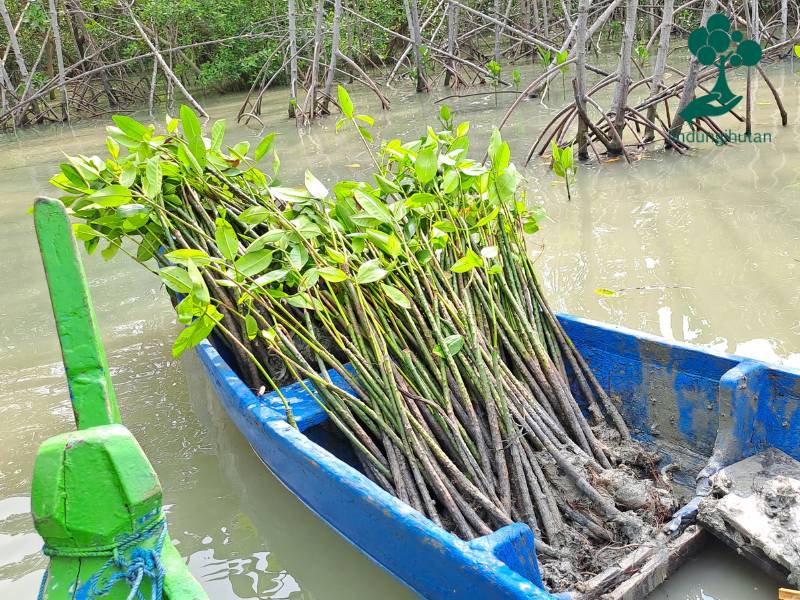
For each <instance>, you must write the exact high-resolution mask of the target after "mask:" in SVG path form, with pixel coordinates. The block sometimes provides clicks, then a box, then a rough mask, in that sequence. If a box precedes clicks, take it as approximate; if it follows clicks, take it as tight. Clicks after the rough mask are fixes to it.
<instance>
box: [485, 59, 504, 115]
mask: <svg viewBox="0 0 800 600" xmlns="http://www.w3.org/2000/svg"><path fill="white" fill-rule="evenodd" d="M486 69H487V70H488V71H489V75H490V76H491V81H492V88H494V105H495V106H497V88H498V87H499V86H500V72H501V71H502V70H503V68H502V67H501V66H500V64H499V63H498V62H497V61H495V60H490V61H489V62H488V63H487V65H486Z"/></svg>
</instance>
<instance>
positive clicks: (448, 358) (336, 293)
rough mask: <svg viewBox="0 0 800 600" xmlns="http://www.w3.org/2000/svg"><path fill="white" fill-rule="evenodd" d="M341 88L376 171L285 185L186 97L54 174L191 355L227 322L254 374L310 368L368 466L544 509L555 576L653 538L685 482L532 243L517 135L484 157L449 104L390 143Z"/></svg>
mask: <svg viewBox="0 0 800 600" xmlns="http://www.w3.org/2000/svg"><path fill="white" fill-rule="evenodd" d="M337 104H338V105H339V106H340V107H341V110H342V113H343V117H342V123H341V125H342V126H347V127H355V128H356V129H357V131H358V133H359V136H360V138H361V141H362V143H363V144H364V147H365V149H366V151H367V152H368V153H369V155H370V156H371V157H372V159H373V162H374V170H373V172H372V175H371V177H370V179H368V180H361V181H338V182H336V183H335V185H333V186H332V188H331V189H328V188H326V186H324V185H323V184H322V183H321V182H320V181H319V180H318V179H317V178H316V177H315V176H314V175H313V174H312V173H311V172H310V171H306V175H305V181H304V184H303V185H302V186H300V187H289V186H288V185H287V183H286V182H281V181H280V180H279V175H280V170H279V167H280V159H279V155H278V153H277V151H276V149H275V148H274V138H273V136H271V135H268V136H266V137H265V138H264V139H263V140H262V141H261V142H260V143H259V144H258V145H257V146H255V147H253V148H251V147H250V145H249V144H248V143H247V142H239V143H236V144H232V145H231V144H230V143H226V140H225V124H224V122H222V121H218V122H216V123H214V124H213V125H212V126H211V127H210V130H209V132H208V135H204V133H203V129H202V126H201V123H200V120H199V119H198V117H197V115H196V114H195V113H194V112H193V111H192V109H191V108H190V107H188V106H183V107H182V108H181V110H180V120H178V119H171V120H170V121H169V122H168V123H167V128H166V131H165V132H157V131H156V129H155V127H153V126H146V125H143V124H141V123H139V122H137V121H135V120H133V119H131V118H129V117H125V116H116V117H115V118H114V121H115V126H113V127H110V128H109V137H108V140H107V146H108V153H109V156H108V157H107V158H105V159H101V158H99V157H82V156H77V157H70V158H69V159H68V161H67V162H65V163H64V164H63V165H62V167H61V172H60V173H59V174H58V175H56V176H55V177H54V178H53V180H52V183H53V184H54V185H56V186H57V187H58V188H60V189H61V190H62V191H63V192H64V196H63V197H62V199H63V200H64V202H65V203H66V204H67V205H68V206H69V208H70V211H71V213H72V214H73V215H74V216H75V217H76V218H77V219H78V221H79V222H78V223H76V225H75V233H76V236H77V237H78V239H80V240H82V241H83V242H84V243H85V245H86V247H87V249H88V250H89V251H90V252H93V251H95V250H97V249H98V248H100V251H101V253H102V254H103V256H104V257H105V258H111V257H113V256H114V255H115V254H117V253H118V252H120V251H121V252H123V253H127V254H130V255H131V257H133V258H134V259H135V260H136V261H137V262H139V263H140V264H142V265H143V266H144V267H145V268H147V269H149V270H151V271H153V273H154V274H155V275H157V276H158V277H160V278H161V280H162V281H163V283H164V284H165V286H166V287H167V288H168V289H169V290H170V292H171V294H172V297H173V299H174V301H175V307H176V311H177V314H178V319H179V320H180V322H181V323H183V324H184V325H185V326H186V327H185V329H183V330H182V331H181V333H180V334H179V335H178V337H177V339H176V341H175V345H174V348H173V350H174V353H175V354H176V355H180V354H181V353H182V352H184V351H185V350H187V349H189V348H191V347H193V346H194V345H196V344H197V343H199V342H200V341H201V340H202V339H204V338H206V337H207V336H209V335H213V336H214V338H215V339H216V340H217V343H220V344H223V345H224V346H225V347H226V348H227V351H228V352H229V354H230V356H231V357H233V359H234V362H235V364H236V367H237V369H238V371H239V372H240V373H241V375H242V377H243V379H244V380H245V381H246V383H247V384H248V386H249V387H250V388H251V389H253V390H254V391H257V390H259V389H262V390H264V389H265V388H271V389H272V390H275V391H276V392H277V394H278V395H279V396H280V386H281V385H282V384H285V383H287V382H295V381H297V382H302V385H303V386H304V387H306V389H307V390H308V391H309V393H310V394H312V395H313V396H314V397H315V398H316V399H317V400H318V401H319V402H320V404H321V406H323V407H324V409H325V411H326V412H327V413H328V415H329V417H330V419H331V421H332V423H333V424H334V425H335V426H336V427H337V429H338V430H339V432H340V433H341V434H342V435H343V436H344V437H346V438H347V439H348V440H349V441H350V443H351V445H352V447H353V448H354V450H355V452H356V455H357V456H358V458H359V460H360V462H361V466H362V468H363V471H364V472H365V473H366V474H367V475H368V476H369V477H370V478H371V479H373V480H374V481H375V482H376V483H378V484H379V485H380V486H381V487H383V488H384V489H386V490H387V491H389V492H390V493H392V494H394V495H396V496H397V497H398V498H400V499H401V500H403V501H405V502H406V503H408V504H409V505H410V506H412V507H414V508H416V509H417V510H419V511H420V512H421V513H423V514H425V515H427V516H428V517H429V518H431V519H432V520H433V521H434V522H436V523H439V524H441V525H442V526H443V527H445V528H446V529H448V530H450V531H452V532H454V533H456V534H457V535H459V536H460V537H462V538H463V539H472V538H474V537H477V536H481V535H485V534H488V533H490V532H491V531H493V530H495V529H497V528H499V527H502V526H504V525H507V524H510V523H512V522H515V521H521V522H524V523H527V524H529V525H530V526H531V527H532V528H533V529H534V531H535V532H536V544H537V551H538V554H539V557H540V560H541V563H542V566H543V568H544V575H545V578H546V581H547V583H548V585H549V586H550V587H551V589H565V588H567V587H569V586H572V585H574V584H575V583H577V582H579V581H580V580H582V579H583V575H582V573H584V572H587V571H590V572H599V571H600V570H602V569H603V568H604V567H605V566H607V565H609V564H611V563H613V562H614V561H615V560H617V559H619V557H621V556H622V555H624V554H625V553H627V551H628V550H629V549H630V545H636V544H638V543H641V542H642V541H644V540H646V539H652V538H653V537H654V536H656V535H657V533H656V527H657V525H658V524H659V523H661V522H663V520H664V519H665V517H667V516H669V514H671V510H672V509H673V508H674V506H673V503H674V501H673V498H672V494H671V492H670V491H669V489H668V486H667V485H666V484H665V482H664V481H662V480H661V479H660V478H659V477H658V475H657V473H658V471H657V470H656V469H654V467H653V465H654V464H655V462H654V461H655V457H654V456H652V455H651V454H650V453H648V452H647V451H646V450H645V449H644V447H642V446H641V445H639V444H638V443H636V442H634V441H632V440H631V438H630V434H629V432H628V429H627V427H626V425H625V423H624V421H623V419H622V417H621V416H620V414H619V412H618V410H617V408H616V405H615V404H614V402H613V400H612V399H611V398H609V397H608V396H607V395H606V393H605V392H604V391H603V388H602V386H601V385H600V384H599V383H598V382H597V381H596V379H595V378H594V375H593V374H592V372H591V370H590V369H589V368H588V366H587V364H586V362H585V361H584V359H583V357H582V356H581V355H580V353H579V352H578V351H577V350H576V349H575V347H574V345H573V344H572V342H571V341H570V339H569V337H568V336H567V334H566V332H565V331H564V330H563V329H562V327H561V325H560V324H559V321H558V320H557V319H556V318H555V316H554V313H553V312H552V310H551V309H550V307H549V304H548V302H547V301H546V299H545V297H544V294H543V290H542V287H541V285H540V284H539V281H538V279H537V275H536V272H535V269H534V265H533V263H532V261H531V260H530V258H529V257H528V256H527V253H526V246H525V243H526V242H525V237H526V235H530V234H534V233H535V232H536V231H537V229H538V226H539V225H538V223H539V220H540V218H541V214H540V213H539V212H538V211H537V210H536V209H535V208H531V207H530V206H529V204H528V203H527V202H526V198H525V195H524V192H523V191H522V189H523V188H522V186H521V185H520V183H521V180H522V179H521V175H520V173H519V172H518V171H517V169H516V167H515V166H514V164H513V162H512V161H511V156H510V151H509V148H508V145H507V144H506V143H505V142H503V140H502V138H501V135H500V133H499V131H497V130H495V131H494V133H493V134H492V135H491V139H490V140H489V144H488V150H487V161H486V163H485V164H481V163H480V162H477V161H476V160H474V159H471V158H469V151H470V141H471V140H470V138H469V135H468V132H469V124H468V123H456V122H454V120H453V119H452V115H451V114H450V113H449V111H448V110H447V109H446V108H443V109H442V111H441V114H440V120H441V122H440V123H439V124H438V125H437V126H436V127H428V128H427V131H425V132H424V133H423V134H422V135H421V137H419V138H417V139H413V140H407V141H403V140H397V139H394V140H389V141H385V142H383V143H382V144H381V145H379V146H378V145H376V144H374V143H373V142H372V135H371V132H370V128H371V126H372V119H371V118H370V117H369V116H367V115H363V114H359V113H358V112H357V111H356V109H355V108H354V107H353V104H352V102H351V100H350V98H349V95H348V94H347V92H346V91H345V90H344V89H343V88H339V92H338V94H337ZM265 158H271V159H272V166H271V169H270V170H269V171H267V172H265V171H262V170H260V169H259V167H258V166H257V163H258V162H259V161H263V160H264V159H265ZM335 377H338V378H341V380H343V381H345V382H346V383H347V384H348V386H349V388H350V389H349V390H344V389H342V388H341V387H339V386H337V385H336V384H335V383H334V378H335ZM280 397H281V398H282V399H283V401H284V407H285V411H286V417H287V420H288V421H289V423H294V419H293V416H292V411H291V407H290V405H289V402H288V400H286V399H285V398H283V397H282V396H280ZM654 474H655V475H654ZM600 547H602V548H604V550H603V551H602V552H600V551H599V548H600Z"/></svg>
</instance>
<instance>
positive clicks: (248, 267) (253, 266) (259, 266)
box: [234, 250, 272, 277]
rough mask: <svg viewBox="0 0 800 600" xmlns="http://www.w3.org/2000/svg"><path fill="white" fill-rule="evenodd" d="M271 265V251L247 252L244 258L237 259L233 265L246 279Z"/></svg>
mask: <svg viewBox="0 0 800 600" xmlns="http://www.w3.org/2000/svg"><path fill="white" fill-rule="evenodd" d="M270 264H272V251H271V250H256V251H254V252H248V253H247V254H245V255H244V256H242V257H240V258H238V259H237V260H236V262H235V263H234V265H235V266H236V270H237V271H239V272H240V273H241V274H242V275H244V276H246V277H253V276H254V275H258V274H259V273H261V272H262V271H265V270H266V269H267V267H269V266H270Z"/></svg>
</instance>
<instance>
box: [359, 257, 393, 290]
mask: <svg viewBox="0 0 800 600" xmlns="http://www.w3.org/2000/svg"><path fill="white" fill-rule="evenodd" d="M386 275H388V272H387V271H386V270H385V269H383V268H381V266H380V263H379V262H378V259H377V258H373V259H372V260H368V261H367V262H365V263H362V264H361V266H360V267H358V273H356V278H355V279H356V283H357V284H359V285H366V284H368V283H375V282H376V281H380V280H381V279H383V278H384V277H386Z"/></svg>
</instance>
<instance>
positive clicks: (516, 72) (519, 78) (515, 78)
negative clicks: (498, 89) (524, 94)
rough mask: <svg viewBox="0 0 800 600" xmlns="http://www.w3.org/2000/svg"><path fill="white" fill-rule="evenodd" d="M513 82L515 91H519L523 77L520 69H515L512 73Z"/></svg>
mask: <svg viewBox="0 0 800 600" xmlns="http://www.w3.org/2000/svg"><path fill="white" fill-rule="evenodd" d="M511 81H513V82H514V89H515V90H517V91H519V84H520V83H521V82H522V75H520V73H519V69H514V70H513V71H512V72H511Z"/></svg>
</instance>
